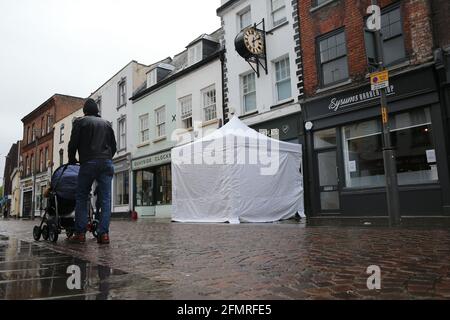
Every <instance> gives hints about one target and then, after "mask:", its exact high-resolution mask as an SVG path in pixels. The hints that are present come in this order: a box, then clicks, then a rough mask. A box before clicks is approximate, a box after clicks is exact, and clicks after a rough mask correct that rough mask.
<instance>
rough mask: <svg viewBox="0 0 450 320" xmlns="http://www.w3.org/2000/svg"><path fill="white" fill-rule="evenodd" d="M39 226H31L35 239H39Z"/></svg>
mask: <svg viewBox="0 0 450 320" xmlns="http://www.w3.org/2000/svg"><path fill="white" fill-rule="evenodd" d="M41 234H42V233H41V228H40V227H39V226H35V227H34V228H33V238H34V240H36V241H39V240H40V239H41Z"/></svg>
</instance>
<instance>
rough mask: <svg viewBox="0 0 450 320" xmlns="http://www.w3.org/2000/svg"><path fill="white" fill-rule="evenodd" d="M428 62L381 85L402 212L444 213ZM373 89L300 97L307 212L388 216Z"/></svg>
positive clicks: (442, 149) (449, 199)
mask: <svg viewBox="0 0 450 320" xmlns="http://www.w3.org/2000/svg"><path fill="white" fill-rule="evenodd" d="M435 83H436V82H435V80H434V72H433V69H432V67H428V68H422V69H419V70H415V71H410V72H407V73H404V74H401V75H397V76H393V77H392V78H391V79H390V87H389V88H388V90H387V96H388V105H389V109H390V112H391V114H390V117H389V118H390V126H391V137H392V143H393V145H394V147H395V150H396V162H397V176H398V183H399V191H400V207H401V215H402V216H442V215H448V214H450V188H449V174H448V165H447V156H446V155H447V150H446V143H443V141H446V137H445V133H444V132H445V131H444V126H443V120H442V119H443V117H442V108H441V104H440V101H439V95H438V93H437V91H436V90H437V88H436V85H435ZM379 94H380V93H379V92H377V91H371V89H370V87H369V86H364V87H359V88H356V89H352V90H348V91H344V92H338V93H333V94H331V95H328V96H326V97H321V98H319V99H315V100H310V101H306V102H305V104H304V110H305V112H304V117H305V118H304V120H305V123H304V125H305V128H307V131H306V137H305V138H306V148H307V153H306V154H307V159H306V163H307V182H306V183H307V187H308V189H309V191H308V195H307V196H308V198H309V199H308V200H309V201H308V205H307V207H308V208H307V211H308V213H309V215H313V216H328V215H330V216H387V206H386V189H385V185H386V182H385V175H384V163H383V154H382V129H381V118H380V104H379V101H380V96H379Z"/></svg>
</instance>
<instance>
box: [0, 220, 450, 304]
mask: <svg viewBox="0 0 450 320" xmlns="http://www.w3.org/2000/svg"><path fill="white" fill-rule="evenodd" d="M37 223H38V220H36V221H35V222H32V221H18V220H0V235H1V236H0V295H1V296H0V299H29V298H33V299H35V298H73V299H201V300H205V299H238V300H239V299H251V300H253V299H263V300H264V299H430V298H431V299H449V298H450V229H449V228H448V227H444V226H442V227H427V228H425V227H408V228H393V229H390V228H386V227H377V226H367V227H363V226H360V227H358V226H353V227H350V226H349V227H344V226H339V227H326V226H306V224H305V223H302V222H301V223H276V224H241V225H228V224H223V225H220V224H177V223H170V222H168V221H155V220H139V221H136V222H133V221H112V225H111V234H110V235H111V244H110V245H109V246H99V245H98V244H97V243H96V241H95V240H94V239H91V238H89V240H88V241H87V243H86V244H85V245H73V244H68V243H67V242H66V241H65V239H64V237H63V236H61V237H60V240H59V241H58V243H56V244H51V243H48V242H44V241H40V242H35V241H34V240H33V238H32V228H33V226H34V225H35V224H37ZM72 264H75V265H78V266H80V268H81V270H82V279H83V288H82V289H81V290H78V291H77V290H75V291H70V290H68V289H67V287H66V280H67V277H68V276H69V275H68V274H66V269H67V267H68V266H69V265H72ZM370 265H377V266H379V267H380V268H381V290H369V289H368V288H367V285H366V281H367V278H368V276H369V275H368V274H367V273H366V269H367V267H368V266H370Z"/></svg>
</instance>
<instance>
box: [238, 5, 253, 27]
mask: <svg viewBox="0 0 450 320" xmlns="http://www.w3.org/2000/svg"><path fill="white" fill-rule="evenodd" d="M238 16H239V27H240V28H241V30H243V29H244V28H247V27H248V26H250V25H251V24H252V12H251V10H250V8H247V9H246V10H245V11H243V12H242V13H240V14H239V15H238Z"/></svg>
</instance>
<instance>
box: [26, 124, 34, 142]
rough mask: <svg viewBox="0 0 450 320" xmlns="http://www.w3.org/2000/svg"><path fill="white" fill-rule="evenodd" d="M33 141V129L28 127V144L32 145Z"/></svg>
mask: <svg viewBox="0 0 450 320" xmlns="http://www.w3.org/2000/svg"><path fill="white" fill-rule="evenodd" d="M31 141H33V140H32V139H31V128H30V127H28V128H27V144H28V143H31Z"/></svg>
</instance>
